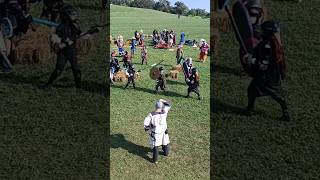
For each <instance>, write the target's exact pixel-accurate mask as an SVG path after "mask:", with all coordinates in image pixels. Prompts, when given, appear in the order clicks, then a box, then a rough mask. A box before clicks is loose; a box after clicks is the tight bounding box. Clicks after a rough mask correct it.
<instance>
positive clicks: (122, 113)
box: [110, 5, 210, 179]
mask: <svg viewBox="0 0 320 180" xmlns="http://www.w3.org/2000/svg"><path fill="white" fill-rule="evenodd" d="M140 29H142V30H143V31H144V33H145V34H148V35H151V34H152V31H153V30H154V29H157V30H158V31H161V30H163V29H169V30H170V29H173V30H174V31H175V32H176V33H177V36H178V37H177V41H179V39H180V33H181V32H182V31H184V32H185V33H186V39H192V40H193V39H196V40H197V41H200V39H201V38H204V39H206V40H208V39H209V32H210V29H209V19H201V18H198V17H193V18H192V17H181V19H178V17H177V16H176V15H172V14H167V13H162V12H159V11H153V10H146V9H136V8H128V7H121V6H115V5H112V6H111V35H112V36H113V37H117V36H118V35H119V34H121V35H123V36H124V39H130V38H132V37H133V35H134V31H135V30H138V31H140ZM148 41H151V38H148V39H147V42H148ZM111 49H112V50H117V47H116V46H115V45H112V46H111ZM126 49H127V50H129V52H130V49H129V47H126ZM148 52H149V60H148V66H146V65H141V64H140V63H141V58H140V49H138V51H137V54H136V56H135V58H134V60H133V62H134V63H135V67H136V69H137V70H139V69H144V68H146V69H145V70H142V72H141V73H140V76H141V78H140V79H139V80H137V81H136V89H135V90H134V89H133V88H132V87H129V88H128V89H127V90H124V89H123V88H124V85H125V84H123V83H122V84H116V85H114V86H112V87H111V93H110V94H111V97H110V107H111V109H110V111H111V112H110V116H111V119H110V125H111V157H110V159H111V161H110V166H111V179H209V170H210V166H209V161H210V157H209V155H210V152H209V144H210V136H209V134H210V133H209V132H210V118H209V101H210V91H209V90H210V82H209V81H210V67H209V60H208V61H206V62H205V63H201V62H199V61H197V60H198V53H199V51H198V48H196V49H193V48H192V47H188V46H185V47H184V52H185V55H186V56H189V57H192V58H193V59H194V66H195V67H197V68H198V70H199V72H200V76H201V80H200V81H201V82H200V84H201V87H200V91H201V95H202V96H203V100H201V101H199V100H197V98H196V95H195V94H192V98H190V99H186V98H184V96H185V95H186V94H187V86H186V84H185V82H184V78H183V74H182V73H180V74H179V80H178V81H173V80H170V79H168V80H167V87H168V90H167V91H168V92H166V93H162V92H161V93H160V94H158V95H157V94H155V92H154V88H155V81H154V80H152V79H151V78H150V77H149V69H150V66H149V65H151V64H154V63H158V62H159V61H160V60H164V62H163V63H162V66H164V68H165V71H166V72H169V69H171V67H172V66H173V65H175V63H176V60H175V51H173V52H172V51H169V50H159V49H153V47H151V46H148ZM160 98H162V99H167V100H170V101H172V109H171V111H170V112H169V116H168V119H167V120H168V127H169V136H170V141H171V154H170V156H169V157H168V158H164V157H163V156H160V159H159V164H158V165H154V164H152V163H151V162H150V161H149V157H152V152H151V148H150V145H149V143H148V139H149V136H148V135H147V134H146V133H145V132H144V129H143V121H144V118H145V117H146V116H147V115H148V113H150V112H151V111H152V110H153V109H154V103H155V101H156V100H158V99H160Z"/></svg>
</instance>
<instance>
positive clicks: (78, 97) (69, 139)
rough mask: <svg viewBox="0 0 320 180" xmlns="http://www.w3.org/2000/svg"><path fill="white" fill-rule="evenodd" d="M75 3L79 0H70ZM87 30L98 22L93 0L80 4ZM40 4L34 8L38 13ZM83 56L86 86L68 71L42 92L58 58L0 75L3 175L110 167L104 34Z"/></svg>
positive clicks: (62, 175)
mask: <svg viewBox="0 0 320 180" xmlns="http://www.w3.org/2000/svg"><path fill="white" fill-rule="evenodd" d="M70 3H71V4H74V2H70ZM76 5H77V6H78V7H79V6H80V5H81V6H82V9H80V15H81V17H80V19H81V26H82V29H83V30H86V29H87V28H88V25H91V24H93V22H97V21H98V20H99V14H98V12H97V11H96V10H94V6H95V4H94V1H92V2H83V3H82V4H79V3H77V4H76ZM39 9H41V8H40V7H35V8H33V11H34V12H33V15H35V16H38V15H39ZM95 36H96V43H97V45H98V47H97V48H96V49H95V50H93V51H92V52H90V53H89V54H88V55H86V56H83V57H80V60H79V61H80V66H81V71H82V77H83V89H82V91H81V92H78V91H76V90H75V89H74V88H73V86H74V82H73V76H72V71H71V70H70V69H67V70H65V71H64V73H63V77H62V78H61V79H60V80H59V81H58V82H57V84H56V86H55V87H54V89H53V90H52V91H45V90H42V88H41V87H42V86H43V85H44V84H45V83H46V82H47V80H48V78H49V76H50V73H51V72H52V71H53V70H54V67H55V59H53V60H52V63H49V64H46V65H15V67H14V73H12V74H9V75H3V74H1V75H0V127H1V133H0V141H1V145H0V157H1V158H0V159H1V165H0V178H1V179H49V178H57V179H94V178H102V177H105V176H106V166H107V165H108V153H107V152H108V145H107V140H106V139H107V138H108V131H107V127H108V121H107V118H108V112H107V105H108V103H107V101H106V98H105V93H106V83H105V82H106V74H108V73H107V68H106V64H105V61H104V58H105V57H106V56H107V54H106V47H107V46H106V44H105V42H104V40H105V33H103V32H102V33H99V34H97V35H95Z"/></svg>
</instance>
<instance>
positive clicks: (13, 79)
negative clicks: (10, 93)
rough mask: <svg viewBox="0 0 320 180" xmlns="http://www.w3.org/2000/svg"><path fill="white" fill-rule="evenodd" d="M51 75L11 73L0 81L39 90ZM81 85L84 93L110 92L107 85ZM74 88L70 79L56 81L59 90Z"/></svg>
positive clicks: (93, 83) (103, 94)
mask: <svg viewBox="0 0 320 180" xmlns="http://www.w3.org/2000/svg"><path fill="white" fill-rule="evenodd" d="M50 74H51V72H47V73H41V74H38V75H35V76H30V75H29V76H24V75H20V74H16V73H11V74H3V75H1V76H0V80H1V81H4V82H8V83H11V84H31V85H32V86H34V87H36V88H38V89H43V88H44V85H45V84H46V83H47V79H49V76H50ZM43 77H47V79H46V80H45V81H43V80H41V79H43ZM59 82H63V84H58V83H59ZM105 84H106V83H105ZM81 85H82V87H81V89H82V90H83V91H87V92H90V93H97V94H99V95H102V96H106V94H108V92H109V89H108V88H107V85H102V84H99V83H97V82H92V81H85V80H83V81H82V82H81ZM74 86H75V85H74V82H73V81H69V79H68V78H66V77H62V78H58V79H57V80H56V83H55V84H54V85H53V87H57V88H72V87H74Z"/></svg>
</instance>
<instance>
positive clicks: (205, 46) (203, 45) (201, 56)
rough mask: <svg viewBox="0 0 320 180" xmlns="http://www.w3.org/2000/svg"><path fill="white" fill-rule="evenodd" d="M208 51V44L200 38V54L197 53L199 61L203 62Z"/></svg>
mask: <svg viewBox="0 0 320 180" xmlns="http://www.w3.org/2000/svg"><path fill="white" fill-rule="evenodd" d="M208 51H209V45H208V43H207V42H206V40H204V39H202V40H201V45H200V54H199V60H200V61H201V62H205V61H206V59H207V56H208Z"/></svg>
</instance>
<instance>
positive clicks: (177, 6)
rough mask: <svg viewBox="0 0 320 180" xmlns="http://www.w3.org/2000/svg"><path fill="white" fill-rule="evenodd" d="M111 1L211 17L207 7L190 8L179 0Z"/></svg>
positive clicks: (112, 1)
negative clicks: (172, 1)
mask: <svg viewBox="0 0 320 180" xmlns="http://www.w3.org/2000/svg"><path fill="white" fill-rule="evenodd" d="M110 3H111V4H115V5H120V6H129V7H137V8H145V9H154V10H158V11H162V12H167V13H171V14H177V15H178V16H179V17H180V15H183V16H200V17H204V18H210V13H209V12H207V11H206V10H205V9H199V8H196V9H189V8H188V6H187V5H185V4H184V3H183V2H181V1H177V2H176V3H174V5H171V3H170V2H169V1H167V0H158V1H155V0H110Z"/></svg>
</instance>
